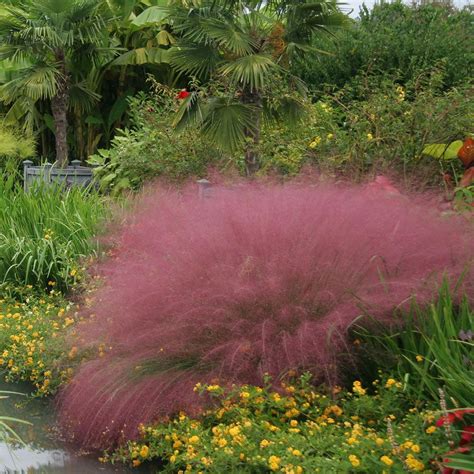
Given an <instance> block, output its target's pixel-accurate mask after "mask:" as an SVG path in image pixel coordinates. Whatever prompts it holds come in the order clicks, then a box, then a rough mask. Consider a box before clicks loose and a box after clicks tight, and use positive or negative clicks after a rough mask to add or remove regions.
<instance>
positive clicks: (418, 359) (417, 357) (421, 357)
mask: <svg viewBox="0 0 474 474" xmlns="http://www.w3.org/2000/svg"><path fill="white" fill-rule="evenodd" d="M415 359H416V361H417V362H423V356H421V355H419V354H418V355H417V356H416V357H415Z"/></svg>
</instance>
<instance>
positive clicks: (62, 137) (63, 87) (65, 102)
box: [51, 51, 69, 168]
mask: <svg viewBox="0 0 474 474" xmlns="http://www.w3.org/2000/svg"><path fill="white" fill-rule="evenodd" d="M56 60H57V62H58V63H59V65H60V66H59V69H60V71H61V77H60V79H59V80H58V84H57V92H56V95H55V96H54V97H53V98H52V99H51V111H52V113H53V118H54V128H55V138H56V162H57V163H58V164H59V166H60V167H61V168H64V167H66V166H67V165H68V162H69V156H68V146H67V125H68V124H67V110H68V107H69V77H68V74H67V70H66V62H65V57H64V52H63V51H57V52H56Z"/></svg>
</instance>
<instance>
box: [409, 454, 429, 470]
mask: <svg viewBox="0 0 474 474" xmlns="http://www.w3.org/2000/svg"><path fill="white" fill-rule="evenodd" d="M405 464H406V465H407V466H408V467H409V468H410V469H413V470H414V471H423V469H424V468H425V465H424V464H423V463H422V462H421V461H419V460H418V459H416V458H415V457H414V456H413V454H409V455H408V456H407V457H406V459H405Z"/></svg>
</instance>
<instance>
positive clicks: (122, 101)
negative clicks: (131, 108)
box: [107, 96, 128, 127]
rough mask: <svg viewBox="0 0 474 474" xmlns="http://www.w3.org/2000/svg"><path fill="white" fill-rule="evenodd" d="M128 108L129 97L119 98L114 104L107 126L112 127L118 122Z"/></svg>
mask: <svg viewBox="0 0 474 474" xmlns="http://www.w3.org/2000/svg"><path fill="white" fill-rule="evenodd" d="M127 107H128V102H127V97H126V96H122V97H117V100H116V101H115V102H114V105H113V106H112V108H111V109H110V112H109V118H108V120H107V125H108V126H109V127H111V126H112V125H113V124H114V123H115V122H116V121H117V120H119V119H120V118H121V117H122V115H123V114H124V113H125V111H126V110H127Z"/></svg>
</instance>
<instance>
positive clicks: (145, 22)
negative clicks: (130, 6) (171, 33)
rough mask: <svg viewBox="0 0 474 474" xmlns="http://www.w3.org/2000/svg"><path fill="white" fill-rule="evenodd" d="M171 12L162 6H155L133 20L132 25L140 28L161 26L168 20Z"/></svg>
mask: <svg viewBox="0 0 474 474" xmlns="http://www.w3.org/2000/svg"><path fill="white" fill-rule="evenodd" d="M168 16H169V10H168V9H166V8H163V7H162V6H153V7H150V8H147V9H146V10H144V11H143V12H142V13H140V15H138V16H137V17H136V18H135V20H133V22H132V25H134V26H138V27H140V28H143V27H146V26H156V25H159V24H161V23H162V22H163V20H165V19H166V18H168Z"/></svg>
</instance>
